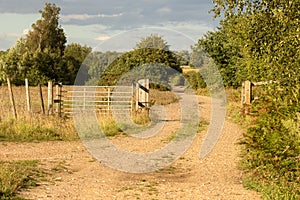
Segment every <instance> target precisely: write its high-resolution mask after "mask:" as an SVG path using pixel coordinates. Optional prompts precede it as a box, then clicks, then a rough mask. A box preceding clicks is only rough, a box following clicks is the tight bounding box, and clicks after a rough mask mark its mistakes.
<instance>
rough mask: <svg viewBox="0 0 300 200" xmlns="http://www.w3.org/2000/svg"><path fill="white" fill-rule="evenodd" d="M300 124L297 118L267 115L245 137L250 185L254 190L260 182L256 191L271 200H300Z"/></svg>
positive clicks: (258, 120) (245, 162)
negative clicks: (298, 199)
mask: <svg viewBox="0 0 300 200" xmlns="http://www.w3.org/2000/svg"><path fill="white" fill-rule="evenodd" d="M297 123H298V122H297V118H294V119H290V118H287V117H286V118H284V117H283V116H280V115H276V114H274V113H265V114H262V115H260V116H259V117H258V119H257V120H256V122H255V125H253V126H252V127H251V128H249V129H248V131H247V133H245V138H244V140H243V141H242V144H244V145H245V151H244V154H243V156H244V158H243V161H242V164H243V167H244V169H245V170H246V171H247V172H248V175H249V176H248V179H250V180H252V181H248V184H247V185H248V186H250V187H252V188H253V181H254V182H256V184H255V185H256V189H258V190H260V191H262V192H263V195H264V197H265V198H267V199H297V198H299V197H300V156H299V155H300V131H299V130H300V129H299V124H297ZM249 183H250V184H249ZM251 184H252V186H251ZM270 197H272V198H270Z"/></svg>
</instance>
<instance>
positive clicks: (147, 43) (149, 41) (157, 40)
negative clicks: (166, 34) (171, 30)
mask: <svg viewBox="0 0 300 200" xmlns="http://www.w3.org/2000/svg"><path fill="white" fill-rule="evenodd" d="M149 48H152V49H161V50H164V51H169V45H168V44H167V42H166V41H165V40H164V39H163V38H162V37H161V36H159V35H157V34H151V35H150V36H147V37H146V38H142V39H141V41H140V42H138V43H137V44H136V47H135V49H149Z"/></svg>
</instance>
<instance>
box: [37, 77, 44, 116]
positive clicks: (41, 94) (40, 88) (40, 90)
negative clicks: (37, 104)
mask: <svg viewBox="0 0 300 200" xmlns="http://www.w3.org/2000/svg"><path fill="white" fill-rule="evenodd" d="M38 87H39V93H40V101H41V110H42V113H43V114H45V105H44V98H43V90H42V86H41V84H40V83H39V84H38Z"/></svg>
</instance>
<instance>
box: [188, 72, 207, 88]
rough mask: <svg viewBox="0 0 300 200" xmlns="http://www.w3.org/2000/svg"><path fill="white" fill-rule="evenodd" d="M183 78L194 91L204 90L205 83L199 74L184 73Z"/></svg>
mask: <svg viewBox="0 0 300 200" xmlns="http://www.w3.org/2000/svg"><path fill="white" fill-rule="evenodd" d="M184 77H185V78H186V80H187V81H188V83H189V84H190V85H191V87H192V88H193V89H194V90H197V89H200V88H206V83H205V81H204V80H203V78H202V76H201V74H200V73H199V72H194V71H190V72H186V73H184Z"/></svg>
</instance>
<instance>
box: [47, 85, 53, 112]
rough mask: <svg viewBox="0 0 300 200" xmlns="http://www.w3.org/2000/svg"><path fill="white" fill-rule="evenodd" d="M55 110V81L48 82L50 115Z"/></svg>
mask: <svg viewBox="0 0 300 200" xmlns="http://www.w3.org/2000/svg"><path fill="white" fill-rule="evenodd" d="M52 110H53V83H52V81H49V82H48V115H50V114H52Z"/></svg>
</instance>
